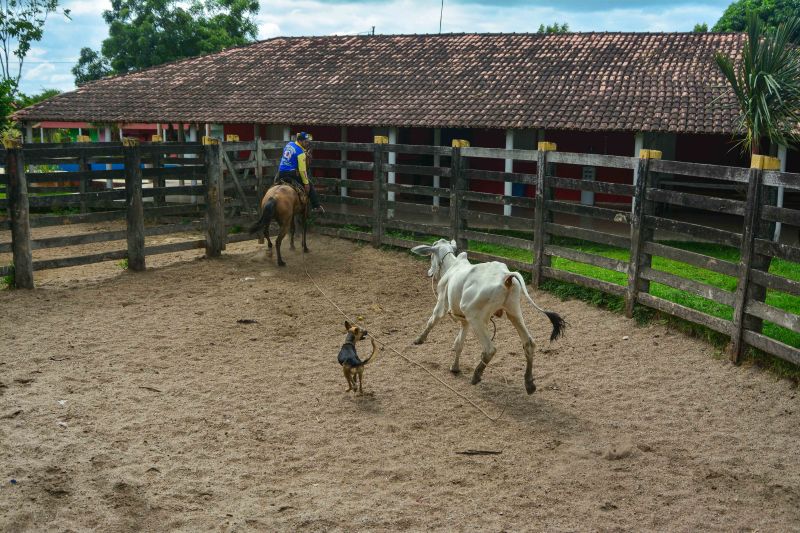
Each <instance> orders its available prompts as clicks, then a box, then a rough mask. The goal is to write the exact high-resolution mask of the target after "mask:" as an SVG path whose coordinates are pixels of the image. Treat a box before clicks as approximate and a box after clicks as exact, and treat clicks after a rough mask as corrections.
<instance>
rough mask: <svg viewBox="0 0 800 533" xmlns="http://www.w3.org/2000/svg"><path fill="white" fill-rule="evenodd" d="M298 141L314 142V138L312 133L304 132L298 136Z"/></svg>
mask: <svg viewBox="0 0 800 533" xmlns="http://www.w3.org/2000/svg"><path fill="white" fill-rule="evenodd" d="M297 140H298V141H313V140H314V138H313V137H312V136H311V134H310V133H306V132H304V131H301V132H300V133H298V134H297Z"/></svg>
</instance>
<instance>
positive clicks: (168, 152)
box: [0, 143, 225, 288]
mask: <svg viewBox="0 0 800 533" xmlns="http://www.w3.org/2000/svg"><path fill="white" fill-rule="evenodd" d="M128 144H129V145H127V146H125V145H123V144H122V143H104V144H83V143H80V144H49V145H48V144H31V145H25V146H16V147H11V148H8V149H6V150H4V151H2V153H0V159H2V161H3V164H4V165H5V174H3V175H2V176H0V192H4V193H5V198H2V199H0V209H7V210H8V217H7V219H0V229H2V230H9V229H10V230H11V242H5V243H0V253H9V252H12V253H13V266H0V275H8V274H9V273H11V272H13V276H14V280H15V284H16V286H17V287H25V288H30V287H33V271H34V270H46V269H51V268H62V267H70V266H78V265H86V264H90V263H97V262H101V261H110V260H127V262H128V268H130V269H131V270H143V269H144V261H145V256H146V255H155V254H162V253H171V252H176V251H181V250H189V249H194V248H203V247H205V248H206V252H207V253H208V254H209V255H210V256H214V255H219V253H220V251H221V250H222V248H223V247H224V242H225V235H224V219H223V215H222V198H223V194H222V192H221V190H220V187H221V181H220V179H219V178H220V177H219V174H220V172H219V162H220V155H219V154H220V146H219V145H216V146H201V145H200V144H197V143H186V144H184V143H163V144H161V143H158V144H148V145H139V144H138V143H128ZM70 167H71V170H70V171H65V170H64V168H70ZM145 184H146V185H147V188H144V187H143V185H145ZM32 211H33V212H40V214H39V215H36V214H33V215H32V213H31V212H32ZM203 218H204V219H203ZM150 219H157V220H160V221H163V220H169V219H172V220H174V219H181V220H182V221H180V222H174V223H166V224H165V223H160V224H155V225H154V224H148V227H147V228H145V220H150ZM115 220H125V221H126V229H123V230H114V231H99V232H98V231H94V232H88V233H82V234H77V235H69V236H57V237H48V238H40V239H32V238H31V228H47V227H50V226H63V225H75V224H86V223H98V222H109V221H115ZM198 231H205V232H206V238H204V239H197V238H186V239H184V240H179V241H178V242H171V243H169V244H163V245H159V246H150V247H145V237H153V236H157V235H168V234H185V233H190V232H191V233H197V232H198ZM123 240H124V241H127V246H126V247H125V248H121V249H118V250H113V251H103V252H100V253H93V254H84V255H67V256H65V257H60V258H56V259H43V260H37V261H33V257H32V256H33V254H32V252H33V251H35V250H42V249H50V248H65V249H67V250H69V249H70V248H71V247H75V246H84V245H88V244H94V243H104V242H112V241H123ZM67 253H69V252H67Z"/></svg>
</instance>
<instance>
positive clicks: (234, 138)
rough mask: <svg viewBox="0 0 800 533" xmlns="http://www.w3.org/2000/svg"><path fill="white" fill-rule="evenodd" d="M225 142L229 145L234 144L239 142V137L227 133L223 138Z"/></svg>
mask: <svg viewBox="0 0 800 533" xmlns="http://www.w3.org/2000/svg"><path fill="white" fill-rule="evenodd" d="M225 141H226V142H229V143H231V142H233V143H235V142H239V136H238V135H235V134H233V133H229V134H227V135H226V136H225Z"/></svg>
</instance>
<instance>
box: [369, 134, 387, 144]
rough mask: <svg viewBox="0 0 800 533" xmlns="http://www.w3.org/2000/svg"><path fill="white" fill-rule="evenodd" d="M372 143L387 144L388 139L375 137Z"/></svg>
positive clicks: (381, 136) (379, 136) (384, 136)
mask: <svg viewBox="0 0 800 533" xmlns="http://www.w3.org/2000/svg"><path fill="white" fill-rule="evenodd" d="M373 142H374V143H375V144H389V137H387V136H386V135H376V136H375V140H374V141H373Z"/></svg>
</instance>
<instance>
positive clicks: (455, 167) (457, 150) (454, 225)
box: [450, 139, 469, 252]
mask: <svg viewBox="0 0 800 533" xmlns="http://www.w3.org/2000/svg"><path fill="white" fill-rule="evenodd" d="M452 147H453V152H452V156H451V157H450V231H451V232H452V234H453V235H452V238H453V240H454V241H456V249H457V250H459V251H462V252H463V251H467V250H468V249H469V240H467V239H466V238H465V237H464V231H465V230H466V229H467V225H466V219H465V218H464V210H465V208H464V205H465V201H464V192H465V191H466V190H467V188H468V186H467V179H466V175H465V174H464V169H465V166H466V161H465V160H464V159H465V158H464V156H462V155H461V149H462V148H468V147H469V141H466V140H464V139H453V142H452Z"/></svg>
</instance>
